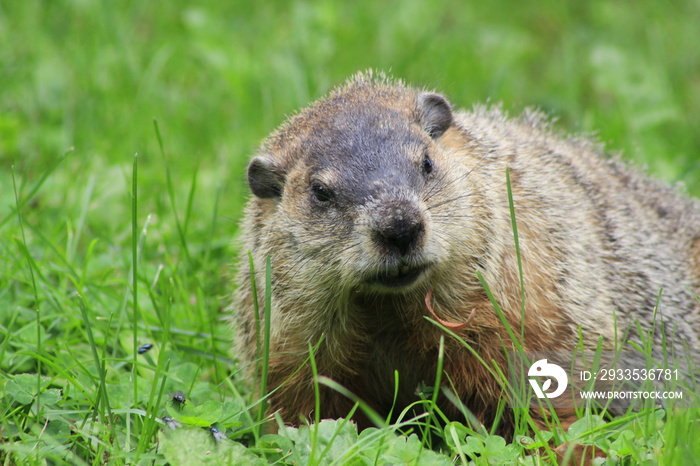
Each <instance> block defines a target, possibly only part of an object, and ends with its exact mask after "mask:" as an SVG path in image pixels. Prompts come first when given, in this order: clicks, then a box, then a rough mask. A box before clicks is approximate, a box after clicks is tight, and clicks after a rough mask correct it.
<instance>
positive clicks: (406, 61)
mask: <svg viewBox="0 0 700 466" xmlns="http://www.w3.org/2000/svg"><path fill="white" fill-rule="evenodd" d="M698 14H700V6H698V4H697V2H693V1H691V0H686V1H678V2H674V3H673V4H668V3H662V2H652V1H648V0H647V1H641V2H635V3H629V2H608V1H591V2H578V3H576V2H559V1H553V0H552V1H543V2H539V3H538V4H537V5H536V6H533V5H532V4H529V3H526V2H505V1H496V2H471V3H469V2H461V1H450V0H435V1H432V2H418V1H401V2H398V1H394V2H366V1H361V2H340V1H324V2H285V1H266V2H242V1H240V2H220V1H213V0H204V1H200V2H196V3H191V4H188V5H185V4H184V3H180V2H132V1H104V2H101V1H90V0H63V1H55V2H45V1H40V0H24V1H12V2H11V1H7V2H1V3H0V43H2V47H0V371H1V372H2V374H1V375H2V380H1V381H0V398H1V399H2V402H1V403H0V460H2V461H3V462H4V463H5V464H12V463H20V464H31V463H37V464H43V462H44V461H45V460H47V459H48V460H50V461H53V462H58V463H61V462H68V463H76V464H82V463H87V464H94V463H101V462H110V463H114V464H123V463H137V462H143V463H145V462H155V463H156V464H162V463H164V462H166V461H171V462H173V463H177V462H178V460H180V461H181V460H182V458H184V457H188V458H199V457H200V456H199V455H201V454H202V451H201V450H197V448H196V447H195V446H193V445H196V444H197V443H196V441H198V440H201V441H205V440H206V437H207V436H209V435H210V434H209V433H208V432H206V431H205V430H204V428H206V427H208V426H210V425H211V424H212V423H216V425H217V426H218V427H219V428H220V429H221V431H222V432H224V433H225V435H226V436H227V437H228V438H229V439H234V440H245V442H246V444H247V447H246V446H243V444H241V443H237V442H234V441H229V440H226V441H224V442H221V443H220V444H219V446H218V447H217V448H216V449H214V450H215V451H216V452H217V454H218V455H220V456H219V458H239V459H240V458H247V459H248V460H251V458H262V459H264V460H265V461H274V460H279V461H287V462H292V461H297V462H299V463H304V462H306V461H308V460H309V458H313V459H314V461H318V462H322V461H326V462H328V463H331V462H333V461H336V462H338V463H340V462H346V461H356V462H357V464H368V463H372V462H375V461H378V462H386V461H389V460H390V459H396V460H397V461H399V460H401V461H405V462H410V461H414V460H416V461H418V460H420V461H421V463H426V464H427V463H429V462H434V463H440V462H442V463H445V462H447V461H449V459H450V457H454V458H456V461H457V462H458V463H465V462H467V461H470V460H471V461H476V462H477V463H478V464H487V462H488V461H489V458H491V459H492V461H494V462H496V463H497V462H498V461H499V459H501V460H508V461H516V459H515V458H517V457H521V456H522V455H523V454H524V453H527V452H531V451H535V450H537V448H530V449H528V448H526V447H525V446H524V445H525V444H524V443H523V442H519V443H518V442H516V443H513V444H510V445H506V444H505V442H503V441H502V439H499V438H498V437H496V436H494V435H491V434H490V433H488V432H486V433H484V432H480V431H479V432H477V431H474V430H473V429H471V428H470V427H466V426H463V425H461V424H448V425H447V426H445V427H441V428H440V429H441V432H438V434H439V436H438V437H436V438H439V437H440V436H441V438H443V439H444V442H443V443H442V446H443V447H442V450H441V452H433V451H432V450H429V449H426V448H425V447H426V446H433V447H434V448H437V447H438V445H437V443H436V444H434V445H425V444H424V440H422V439H421V438H419V437H418V436H400V437H396V436H395V435H393V431H394V430H395V429H396V427H385V428H383V429H380V430H370V431H365V432H363V433H361V434H357V433H356V432H354V431H353V430H352V428H351V427H350V425H349V424H347V423H346V422H344V421H342V420H341V421H336V422H328V421H326V422H322V423H320V424H316V425H315V426H314V427H311V428H306V427H303V428H300V429H298V430H296V429H289V430H283V431H281V433H280V434H279V435H275V436H269V435H268V436H264V435H260V434H258V425H259V424H258V413H259V404H258V403H257V400H258V397H257V396H253V394H250V393H248V392H247V388H246V386H245V384H244V383H242V380H241V377H242V375H241V373H242V372H241V370H240V368H239V367H238V366H237V365H236V364H235V361H233V359H232V355H230V354H229V348H230V346H231V345H230V342H229V340H230V331H229V330H228V327H227V325H226V324H225V323H223V322H222V317H223V316H224V314H225V310H226V307H227V306H228V302H229V298H228V295H229V294H230V293H231V291H232V284H231V265H232V261H233V258H234V257H235V255H236V252H237V251H236V247H235V243H234V239H235V237H236V234H237V222H238V219H239V218H240V216H241V212H242V207H243V204H244V201H245V197H246V195H247V187H246V185H245V182H244V180H245V177H244V168H245V165H246V162H247V160H248V158H249V157H250V155H251V154H252V153H253V151H254V150H255V147H256V146H257V144H258V143H259V141H260V139H262V138H263V137H264V136H265V135H266V134H268V133H269V132H270V131H271V130H272V129H273V128H274V127H275V126H276V125H277V124H279V123H280V122H281V121H282V120H283V118H284V116H285V115H286V114H289V113H290V112H292V111H294V109H296V108H299V107H301V106H303V105H305V104H307V103H308V102H309V101H311V100H313V99H314V98H316V97H318V96H319V95H321V94H323V93H324V92H326V91H327V90H328V89H329V88H330V87H331V86H333V85H334V84H337V83H339V82H342V81H343V80H344V79H345V78H346V77H348V76H349V75H351V74H353V73H354V72H356V71H358V70H362V69H366V68H370V67H371V68H378V69H383V70H387V71H391V72H392V73H393V74H394V75H395V76H397V77H401V78H404V79H406V80H407V81H408V82H410V83H413V84H415V85H420V86H428V87H432V88H436V89H438V90H441V91H444V92H445V93H446V94H447V95H448V96H449V98H450V99H451V101H452V102H453V103H455V104H457V105H458V106H462V107H465V106H470V105H471V104H472V103H475V102H482V101H485V100H489V99H490V100H491V101H502V102H503V103H504V105H505V107H506V108H507V109H509V110H511V111H512V112H514V113H515V112H518V111H520V110H521V109H522V108H524V107H526V106H531V105H535V106H539V107H541V108H543V109H545V110H546V111H549V112H551V113H553V114H555V115H557V116H558V117H559V123H558V125H559V127H560V128H561V129H562V130H563V131H571V132H585V133H588V132H596V134H597V135H598V136H599V138H600V139H601V140H603V141H605V142H606V143H607V144H608V147H609V149H610V150H611V151H622V152H623V153H624V155H625V157H627V158H629V159H630V160H632V161H634V163H636V164H639V165H642V166H647V167H648V168H649V171H650V172H651V173H653V174H654V175H655V176H657V177H658V178H661V179H663V180H665V181H667V182H669V183H675V182H683V183H684V184H685V186H686V187H687V189H688V190H689V191H690V192H691V193H692V194H694V195H696V196H700V156H699V155H698V154H700V133H698V131H697V121H700V81H698V75H697V70H698V69H700V48H699V47H697V37H698V36H697V20H696V18H697V17H698ZM154 121H155V122H156V124H155V125H154ZM135 154H138V156H135ZM258 291H259V292H263V290H258ZM516 333H517V332H516ZM145 343H152V344H154V345H155V346H154V348H153V349H152V350H151V351H149V352H147V353H145V354H142V355H139V354H138V353H137V352H136V349H137V348H138V347H139V346H140V345H142V344H145ZM321 382H324V381H323V380H322V381H321ZM325 382H328V381H325ZM177 390H182V391H183V392H184V393H186V394H187V397H188V401H187V402H186V403H185V405H184V406H183V407H181V409H180V410H178V408H177V406H175V405H174V404H173V403H172V402H171V401H170V400H169V399H170V397H169V393H173V392H175V391H177ZM426 402H427V403H429V399H428V400H427V401H426ZM358 409H361V408H360V407H358ZM164 415H170V416H172V417H174V418H176V419H178V421H180V422H182V423H183V424H185V427H184V428H182V429H177V430H175V431H171V430H170V429H169V428H168V426H167V425H164V423H163V422H162V420H160V418H161V417H162V416H164ZM435 415H436V416H438V415H439V414H437V413H436V414H435ZM658 416H659V415H658V414H656V413H653V412H644V413H643V416H641V417H639V418H637V419H632V418H628V417H626V418H623V419H621V420H618V421H614V422H608V423H606V424H604V425H602V422H603V421H599V420H597V419H593V418H590V417H589V418H586V419H588V421H586V422H588V423H589V424H586V425H583V427H582V426H581V425H580V426H579V427H578V429H579V431H578V432H583V431H584V430H589V431H590V430H592V433H591V434H590V435H588V436H587V437H586V442H598V443H599V446H600V447H601V448H603V447H605V448H607V451H610V452H612V453H611V454H617V455H618V456H619V457H620V458H622V459H623V461H627V462H631V463H636V462H639V461H643V460H644V459H645V458H647V456H648V457H649V458H650V459H649V461H650V462H651V463H657V462H660V463H664V462H665V463H666V464H678V463H679V461H681V459H684V460H687V459H688V458H698V457H700V451H698V448H699V447H698V446H697V445H698V442H697V438H698V434H699V432H700V427H699V424H700V421H699V419H700V416H699V415H698V411H697V409H691V410H683V411H680V412H678V413H674V415H673V416H662V417H658ZM426 422H427V421H426ZM599 424H600V425H601V426H602V427H601V426H599ZM430 425H431V426H432V427H428V424H426V428H431V429H433V430H435V429H437V427H435V425H434V424H430ZM593 425H594V426H596V427H595V428H593V429H591V428H589V427H591V426H593ZM200 427H201V429H200ZM467 433H471V434H473V435H472V436H470V437H466V434H467ZM552 435H555V436H557V438H560V433H556V432H554V433H552ZM206 441H209V440H206ZM537 442H538V440H537V439H532V442H531V443H529V445H530V446H532V445H537ZM606 442H607V443H606ZM526 443H527V442H526ZM545 443H546V442H545ZM213 445H214V444H213V441H212V442H210V444H209V445H208V446H209V447H213ZM183 452H184V453H183ZM475 452H480V456H476V455H475ZM186 455H189V456H186ZM475 458H476V459H475ZM534 458H535V460H536V461H543V462H553V461H556V459H555V458H556V456H555V455H553V454H552V453H547V452H545V453H544V456H535V457H534ZM240 461H243V459H240Z"/></svg>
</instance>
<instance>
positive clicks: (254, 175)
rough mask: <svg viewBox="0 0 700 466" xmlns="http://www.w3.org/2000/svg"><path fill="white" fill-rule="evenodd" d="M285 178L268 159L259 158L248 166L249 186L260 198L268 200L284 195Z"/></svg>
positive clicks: (254, 159)
mask: <svg viewBox="0 0 700 466" xmlns="http://www.w3.org/2000/svg"><path fill="white" fill-rule="evenodd" d="M283 182H284V176H283V174H282V173H281V171H280V170H278V169H276V167H275V166H274V164H273V162H272V161H270V160H269V159H268V158H267V157H264V156H261V155H259V156H257V157H255V158H253V160H251V161H250V165H248V186H250V190H251V191H252V192H253V194H255V195H256V196H258V197H261V198H263V199H268V198H272V197H280V196H281V195H282V184H283Z"/></svg>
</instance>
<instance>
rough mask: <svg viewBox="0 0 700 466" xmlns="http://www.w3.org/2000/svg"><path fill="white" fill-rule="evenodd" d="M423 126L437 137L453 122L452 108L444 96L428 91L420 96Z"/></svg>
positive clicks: (432, 136)
mask: <svg viewBox="0 0 700 466" xmlns="http://www.w3.org/2000/svg"><path fill="white" fill-rule="evenodd" d="M418 106H419V108H420V111H421V119H422V123H423V128H425V130H426V131H427V132H428V134H430V137H431V138H433V139H435V138H438V137H440V136H442V133H444V132H445V131H447V128H449V127H450V125H451V124H452V108H451V107H450V104H449V103H447V100H445V98H444V97H442V96H441V95H438V94H432V93H429V92H426V93H425V94H421V96H420V97H419V98H418Z"/></svg>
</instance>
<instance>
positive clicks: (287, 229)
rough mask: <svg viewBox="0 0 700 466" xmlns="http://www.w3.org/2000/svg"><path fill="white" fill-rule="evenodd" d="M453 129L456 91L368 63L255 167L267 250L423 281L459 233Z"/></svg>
mask: <svg viewBox="0 0 700 466" xmlns="http://www.w3.org/2000/svg"><path fill="white" fill-rule="evenodd" d="M450 130H452V131H453V132H456V130H455V129H454V120H453V113H452V109H451V107H450V104H449V103H448V102H447V101H446V100H445V98H443V97H442V96H440V95H437V94H434V93H430V92H422V91H419V90H416V89H411V88H409V87H406V86H404V85H402V84H400V83H396V82H390V81H388V80H386V79H385V78H383V77H380V78H374V77H372V76H371V75H368V74H360V75H358V76H356V77H355V78H353V79H352V80H351V81H349V82H348V83H347V84H346V85H345V86H344V87H341V88H339V89H337V90H335V91H333V92H332V93H331V94H330V95H329V96H327V97H326V98H324V99H322V100H319V101H317V102H316V103H314V104H313V105H311V106H310V107H308V108H306V109H304V110H302V111H301V112H300V113H298V114H296V115H294V116H293V117H291V118H290V119H289V120H288V121H287V122H286V123H285V124H284V125H282V127H280V128H279V129H278V130H277V131H276V132H274V133H273V134H272V135H271V136H270V137H269V138H268V140H267V141H266V142H265V143H264V144H263V146H262V148H261V150H260V152H259V154H258V155H257V156H256V157H255V158H254V159H253V160H252V161H251V163H250V165H249V167H248V182H249V184H250V188H251V190H252V192H253V194H254V195H255V196H256V199H255V200H254V202H253V206H254V207H253V208H254V209H255V212H256V216H258V217H262V218H264V220H263V221H260V222H258V224H257V227H258V228H259V231H257V232H256V233H255V235H256V242H257V243H258V246H259V247H260V249H261V251H262V252H263V253H264V254H270V255H271V256H272V258H273V264H274V261H275V258H276V257H277V258H282V259H283V261H284V262H286V263H290V264H289V266H290V267H296V272H299V273H303V272H305V271H306V272H313V273H309V276H310V275H313V277H314V280H315V281H318V280H324V279H325V280H326V281H332V282H333V284H334V285H337V284H338V283H340V284H344V285H350V286H352V287H355V288H358V287H359V288H363V287H364V288H367V289H368V290H372V291H374V292H402V291H405V290H408V289H411V288H413V287H415V286H417V285H418V284H419V283H421V282H423V281H424V280H426V279H427V278H428V277H429V276H430V274H431V273H432V270H433V269H434V268H435V266H436V265H437V264H439V263H440V262H441V261H444V260H445V259H446V256H448V255H449V254H450V248H449V243H450V242H453V243H454V241H455V238H456V236H458V235H459V233H460V232H458V231H455V229H456V228H457V227H456V226H455V222H454V221H453V219H452V216H453V215H458V214H455V211H456V210H455V209H456V206H454V201H455V200H458V198H460V197H463V194H464V192H461V194H462V196H460V195H459V194H456V193H459V192H460V191H461V190H460V189H459V188H458V187H457V186H455V183H456V182H457V180H458V179H459V174H458V173H457V172H456V171H455V169H454V164H453V163H450V149H449V147H447V145H446V144H445V142H446V141H447V139H449V137H448V135H446V133H447V132H448V131H450ZM458 204H459V203H458ZM457 223H460V222H457ZM291 263H293V264H294V265H291ZM273 267H274V265H273ZM296 272H295V273H296Z"/></svg>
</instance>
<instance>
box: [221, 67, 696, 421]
mask: <svg viewBox="0 0 700 466" xmlns="http://www.w3.org/2000/svg"><path fill="white" fill-rule="evenodd" d="M507 170H508V172H509V180H510V181H509V183H510V187H511V189H512V206H513V210H514V214H515V220H516V223H515V224H516V226H517V238H518V244H519V258H520V260H521V268H522V275H521V274H520V272H519V263H518V254H516V251H517V249H516V242H515V236H514V232H513V221H512V220H513V219H512V216H511V208H510V207H511V203H510V202H509V197H508V183H507V177H506V171H507ZM247 175H248V183H249V186H250V189H251V191H252V194H253V196H252V198H251V199H250V201H249V203H248V205H247V208H246V210H245V217H244V219H243V222H242V225H241V231H242V236H241V237H242V244H241V257H240V265H239V269H238V275H237V281H238V283H237V291H236V292H235V298H234V304H233V309H234V315H233V317H232V320H233V322H234V325H235V327H236V332H237V336H236V343H237V344H236V345H235V348H236V350H235V351H236V356H237V357H239V358H241V359H242V360H243V361H245V362H247V365H248V366H249V367H258V370H259V366H260V364H259V363H256V361H259V360H260V359H259V358H260V357H261V355H260V354H259V350H260V346H261V344H260V341H261V337H260V336H259V335H257V334H256V332H257V330H256V329H260V328H261V327H263V326H264V324H263V318H262V315H257V314H256V312H255V306H254V303H253V294H252V292H251V289H252V283H251V270H250V262H249V256H248V254H249V251H250V254H251V255H252V259H253V265H254V276H255V282H256V287H257V293H258V299H259V303H258V306H259V309H260V311H259V313H260V314H262V312H263V311H262V310H263V309H264V289H265V265H266V260H267V258H268V257H269V259H270V263H271V270H272V278H271V283H272V294H271V315H270V329H269V330H270V343H269V379H268V380H269V385H268V387H269V389H270V390H271V391H272V394H271V396H270V398H269V402H270V404H271V409H272V410H273V411H276V412H279V413H280V414H281V416H282V418H283V419H284V420H285V421H286V422H289V423H291V424H298V423H300V422H302V421H303V419H304V418H307V419H313V418H314V416H315V415H320V417H321V418H337V417H344V416H347V415H348V413H349V412H350V410H351V409H352V408H353V406H354V404H355V403H354V401H353V400H351V399H350V398H348V397H347V396H345V395H344V394H341V393H340V392H338V391H336V390H333V389H331V388H328V387H327V386H326V385H323V384H322V385H321V386H320V411H321V412H320V413H314V410H315V406H316V399H315V388H314V378H313V373H312V368H311V363H310V361H309V353H310V351H309V348H310V347H312V348H314V351H313V357H314V362H315V366H316V370H317V373H318V374H319V375H323V376H326V377H328V378H330V379H332V380H334V381H336V382H337V383H339V384H340V385H342V386H344V387H345V388H346V389H347V390H349V391H350V392H351V393H353V394H354V395H355V396H356V397H357V398H359V399H361V400H363V401H364V402H365V403H366V404H367V405H368V406H369V407H371V408H372V409H373V410H374V411H375V412H377V413H378V414H379V415H380V416H389V413H394V415H395V416H396V415H397V414H399V413H401V412H402V410H403V409H404V408H406V407H408V406H409V405H411V404H412V403H414V402H415V401H416V400H418V399H420V392H421V390H424V387H432V386H433V384H434V383H435V380H436V373H437V368H438V359H439V357H438V353H439V349H440V340H441V337H443V340H444V344H443V349H444V356H443V357H442V359H441V360H442V363H443V366H442V371H443V372H442V374H441V380H442V385H443V387H444V390H443V391H442V392H441V393H440V395H439V396H438V398H437V400H438V407H439V408H440V410H441V411H442V412H443V413H444V414H445V416H446V417H447V418H449V419H455V420H458V419H463V418H464V415H463V412H464V410H463V408H462V409H461V408H460V407H458V406H457V404H459V403H456V404H455V403H454V401H455V398H457V399H459V400H460V401H461V402H462V403H463V406H464V407H466V408H467V409H468V410H469V411H470V412H471V413H472V414H473V415H474V417H473V418H472V419H474V418H475V419H477V420H478V421H479V422H482V423H484V424H486V425H489V424H491V423H493V422H494V420H495V419H496V418H497V417H498V418H499V423H500V424H499V426H500V427H499V428H500V429H501V430H503V431H507V429H508V428H512V427H513V426H512V422H513V421H512V419H510V420H509V419H508V416H507V415H503V416H501V413H498V411H499V403H502V399H503V385H502V383H501V382H499V380H498V378H497V377H495V376H494V373H493V372H491V371H490V370H488V369H487V368H486V367H485V366H486V365H490V366H491V367H493V366H494V364H495V365H498V366H499V367H501V368H502V370H503V371H504V372H506V369H505V367H506V365H507V360H506V359H507V354H506V353H507V352H508V351H509V350H511V349H513V348H515V344H514V342H513V338H512V335H511V334H509V332H508V329H507V328H506V327H507V326H509V327H510V328H511V330H512V332H513V334H514V335H515V338H516V339H518V338H520V337H521V336H522V340H521V342H520V343H521V344H522V347H523V348H524V349H525V350H527V351H557V350H560V351H570V350H572V349H574V348H575V347H577V346H578V347H583V348H596V347H597V346H596V345H602V347H605V348H616V349H619V348H621V347H623V345H624V343H625V342H627V341H635V340H638V339H639V338H640V333H646V332H651V334H652V336H651V338H652V339H653V344H654V347H655V348H657V349H658V348H662V347H663V348H671V347H672V344H673V342H676V346H675V347H682V348H685V349H689V351H690V353H691V355H692V357H691V359H693V358H694V360H695V361H696V362H698V361H700V357H698V349H700V303H699V301H698V299H697V295H698V293H699V292H700V205H699V204H698V202H697V201H696V200H693V199H691V198H689V197H688V196H684V195H681V194H678V193H676V192H675V191H674V190H672V189H670V188H668V187H665V186H663V185H662V184H660V183H657V182H655V181H652V180H650V179H648V178H647V177H645V176H643V175H641V174H639V173H638V172H636V171H635V170H632V169H630V168H628V167H627V166H626V164H624V163H622V162H621V161H619V160H617V159H616V158H615V157H609V156H608V155H606V154H604V152H603V149H602V147H601V146H600V144H598V143H597V142H595V141H593V140H591V139H590V138H585V137H566V136H562V135H559V134H557V133H556V132H555V131H554V130H553V129H552V128H551V125H550V122H549V120H548V119H547V118H546V117H545V116H543V114H542V113H539V112H538V111H534V110H530V111H525V112H524V114H523V115H521V116H519V117H517V118H509V117H508V116H506V115H505V113H504V112H503V111H502V110H501V109H500V108H499V107H489V106H477V107H475V108H473V109H472V110H471V111H455V110H454V109H453V107H452V105H451V104H450V103H449V102H448V100H447V99H446V98H445V97H443V96H441V95H439V94H436V93H434V92H429V91H424V90H419V89H415V88H412V87H409V86H408V85H406V84H404V83H402V82H400V81H397V80H393V79H391V78H387V77H386V76H384V75H378V74H377V73H371V72H366V73H361V74H358V75H356V76H354V77H353V78H351V79H350V80H349V81H348V82H347V83H345V85H343V86H341V87H339V88H337V89H335V90H333V91H332V92H331V93H330V94H329V95H328V96H326V97H324V98H322V99H320V100H318V101H317V102H315V103H313V104H312V105H311V106H309V107H308V108H306V109H303V110H301V111H300V112H299V113H297V114H295V115H293V116H291V117H290V118H289V119H288V121H286V123H284V124H283V125H282V126H281V127H280V128H279V129H277V130H276V131H275V132H273V133H272V134H271V135H270V136H269V137H268V138H267V139H266V140H265V142H264V143H263V144H262V146H261V148H260V149H259V152H258V153H257V154H256V155H255V157H254V158H253V159H252V161H251V162H250V165H249V166H248V171H247ZM480 276H481V279H480V278H479V277H480ZM521 276H522V282H523V286H524V304H523V301H522V298H523V294H522V293H521ZM485 285H486V286H485ZM487 289H488V290H489V291H490V293H491V295H492V296H491V297H489V294H488V293H487V291H486V290H487ZM494 302H495V303H496V304H497V305H498V306H499V307H500V309H501V311H502V313H499V312H498V311H497V310H496V308H495V306H494ZM523 306H524V307H523ZM523 317H524V319H523ZM256 321H257V322H256ZM659 322H661V323H662V324H665V325H660V324H659ZM505 323H507V326H506V325H505ZM460 340H463V341H460ZM662 340H663V343H662ZM395 373H398V381H399V382H398V386H396V383H395ZM421 387H423V388H421ZM445 391H450V392H452V393H454V395H455V396H454V397H449V396H446V394H445ZM430 396H431V395H428V397H430ZM450 398H452V400H450ZM353 419H354V420H355V421H356V422H357V424H358V425H359V427H360V428H364V427H367V426H371V425H372V422H371V421H370V418H369V417H368V416H367V415H366V414H365V412H364V411H362V410H359V409H358V410H356V411H355V412H354V415H353Z"/></svg>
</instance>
